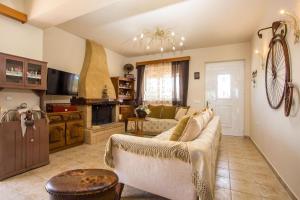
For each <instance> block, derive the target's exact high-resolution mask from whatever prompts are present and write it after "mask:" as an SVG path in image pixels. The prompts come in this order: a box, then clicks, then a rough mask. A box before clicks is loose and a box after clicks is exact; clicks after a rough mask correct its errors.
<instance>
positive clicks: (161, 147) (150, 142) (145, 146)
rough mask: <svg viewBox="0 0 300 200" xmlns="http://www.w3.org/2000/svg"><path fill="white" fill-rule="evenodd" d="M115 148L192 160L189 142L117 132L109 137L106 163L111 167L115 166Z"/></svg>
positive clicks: (148, 154) (153, 155) (154, 155)
mask: <svg viewBox="0 0 300 200" xmlns="http://www.w3.org/2000/svg"><path fill="white" fill-rule="evenodd" d="M115 148H116V149H120V150H123V151H126V152H130V153H133V154H138V155H142V156H147V157H154V158H163V159H178V160H181V161H184V162H188V163H189V162H190V156H189V151H188V145H187V143H184V142H174V141H168V140H158V139H155V138H141V137H136V136H129V135H122V134H115V135H112V136H111V137H110V138H109V140H108V142H107V145H106V151H105V163H106V165H108V166H109V167H111V168H114V163H113V154H112V151H113V149H115Z"/></svg>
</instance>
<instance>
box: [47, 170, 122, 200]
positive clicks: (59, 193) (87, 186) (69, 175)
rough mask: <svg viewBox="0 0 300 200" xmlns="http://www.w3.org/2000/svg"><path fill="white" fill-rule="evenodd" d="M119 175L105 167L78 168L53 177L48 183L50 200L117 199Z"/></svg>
mask: <svg viewBox="0 0 300 200" xmlns="http://www.w3.org/2000/svg"><path fill="white" fill-rule="evenodd" d="M117 184H118V177H117V175H116V174H115V173H114V172H112V171H109V170H104V169H77V170H71V171H66V172H63V173H61V174H58V175H57V176H54V177H52V178H51V179H50V180H49V181H48V182H47V184H46V190H47V192H48V193H49V194H50V200H75V199H76V200H81V199H84V200H114V199H117V193H116V186H117Z"/></svg>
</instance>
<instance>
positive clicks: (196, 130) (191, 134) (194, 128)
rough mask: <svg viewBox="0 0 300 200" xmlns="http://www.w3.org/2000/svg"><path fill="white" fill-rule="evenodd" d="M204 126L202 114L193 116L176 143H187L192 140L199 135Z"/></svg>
mask: <svg viewBox="0 0 300 200" xmlns="http://www.w3.org/2000/svg"><path fill="white" fill-rule="evenodd" d="M204 125H205V124H204V119H203V116H202V114H198V115H194V116H193V117H191V119H190V120H189V121H188V124H187V125H186V127H185V129H184V131H183V133H182V135H181V137H180V138H179V140H178V141H181V142H188V141H192V140H194V139H195V138H197V137H198V136H199V135H200V134H201V132H202V130H203V128H204V127H205V126H204Z"/></svg>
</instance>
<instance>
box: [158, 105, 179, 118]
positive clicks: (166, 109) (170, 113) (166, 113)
mask: <svg viewBox="0 0 300 200" xmlns="http://www.w3.org/2000/svg"><path fill="white" fill-rule="evenodd" d="M176 109H177V107H176V106H163V107H162V111H161V118H162V119H175V115H176Z"/></svg>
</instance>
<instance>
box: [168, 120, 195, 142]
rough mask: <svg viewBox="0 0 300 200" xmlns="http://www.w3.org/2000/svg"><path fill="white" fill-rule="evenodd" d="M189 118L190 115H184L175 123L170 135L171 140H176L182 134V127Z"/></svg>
mask: <svg viewBox="0 0 300 200" xmlns="http://www.w3.org/2000/svg"><path fill="white" fill-rule="evenodd" d="M190 118H191V117H190V116H185V117H183V118H182V119H181V120H180V121H179V122H178V123H177V125H176V127H175V129H174V131H173V133H172V135H171V137H170V140H171V141H178V139H179V138H180V137H181V136H182V134H183V132H184V129H185V128H186V126H187V124H188V122H189V120H190Z"/></svg>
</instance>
